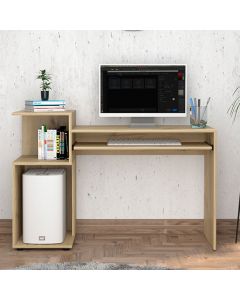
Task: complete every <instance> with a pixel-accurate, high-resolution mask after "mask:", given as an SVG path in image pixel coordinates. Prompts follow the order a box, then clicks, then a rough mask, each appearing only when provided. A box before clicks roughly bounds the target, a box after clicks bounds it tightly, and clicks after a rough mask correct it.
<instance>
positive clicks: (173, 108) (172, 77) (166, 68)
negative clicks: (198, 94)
mask: <svg viewBox="0 0 240 300" xmlns="http://www.w3.org/2000/svg"><path fill="white" fill-rule="evenodd" d="M186 69H187V68H186V65H173V64H171V65H162V64H161V65H132V64H131V65H100V66H99V73H100V74H99V75H100V76H99V90H100V95H99V115H100V116H101V117H186V115H187V93H186V92H187V70H186Z"/></svg>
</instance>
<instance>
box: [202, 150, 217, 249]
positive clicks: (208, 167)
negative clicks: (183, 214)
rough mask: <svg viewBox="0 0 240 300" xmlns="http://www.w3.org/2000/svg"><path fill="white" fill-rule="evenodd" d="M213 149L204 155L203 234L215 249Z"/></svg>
mask: <svg viewBox="0 0 240 300" xmlns="http://www.w3.org/2000/svg"><path fill="white" fill-rule="evenodd" d="M215 176H216V174H215V151H214V150H213V151H210V152H208V153H207V154H205V155H204V177H205V178H204V234H205V236H206V239H207V240H208V242H209V243H210V244H211V246H212V249H213V250H216V187H215V185H216V179H215Z"/></svg>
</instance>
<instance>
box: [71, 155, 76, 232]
mask: <svg viewBox="0 0 240 300" xmlns="http://www.w3.org/2000/svg"><path fill="white" fill-rule="evenodd" d="M71 188H72V216H71V220H72V235H73V236H75V234H76V156H75V153H73V158H72V186H71Z"/></svg>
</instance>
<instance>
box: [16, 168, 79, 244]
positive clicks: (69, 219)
mask: <svg viewBox="0 0 240 300" xmlns="http://www.w3.org/2000/svg"><path fill="white" fill-rule="evenodd" d="M74 166H75V164H74V165H73V166H59V165H57V166H53V165H51V166H50V165H43V164H42V165H37V166H36V165H18V164H16V163H14V164H13V224H12V226H13V236H12V244H13V248H15V249H22V248H65V249H66V248H72V246H73V241H74V237H75V214H76V209H75V191H74V189H73V187H74V186H75V184H74V182H73V181H74V180H75V168H74ZM32 168H64V169H66V173H67V179H66V180H67V182H66V190H67V191H66V224H67V233H66V238H65V240H64V242H63V243H62V244H49V245H41V244H36V245H35V244H24V243H23V242H22V234H23V233H22V226H23V223H22V216H23V211H22V174H23V173H24V172H25V171H27V170H29V169H32Z"/></svg>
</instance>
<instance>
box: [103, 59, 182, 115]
mask: <svg viewBox="0 0 240 300" xmlns="http://www.w3.org/2000/svg"><path fill="white" fill-rule="evenodd" d="M102 66H107V67H110V66H112V67H118V66H121V67H128V66H144V67H145V66H150V67H151V66H157V67H158V66H169V67H170V66H184V67H185V112H184V113H105V112H101V67H102ZM99 117H102V118H122V117H123V118H125V117H127V118H132V117H134V118H136V117H139V118H143V117H147V118H149V117H154V118H156V117H164V118H184V117H187V65H186V64H99Z"/></svg>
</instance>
